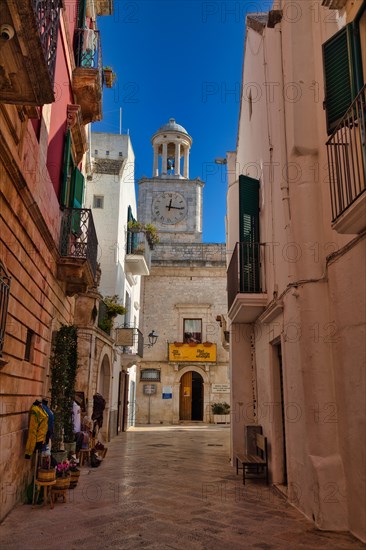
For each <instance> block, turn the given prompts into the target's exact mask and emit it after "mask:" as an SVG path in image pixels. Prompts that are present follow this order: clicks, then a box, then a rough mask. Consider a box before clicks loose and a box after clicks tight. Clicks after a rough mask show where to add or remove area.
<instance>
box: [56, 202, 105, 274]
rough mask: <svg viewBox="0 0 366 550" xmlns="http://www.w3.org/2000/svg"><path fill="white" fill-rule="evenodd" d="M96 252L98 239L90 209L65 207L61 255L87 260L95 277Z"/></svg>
mask: <svg viewBox="0 0 366 550" xmlns="http://www.w3.org/2000/svg"><path fill="white" fill-rule="evenodd" d="M97 252H98V239H97V234H96V231H95V226H94V220H93V215H92V211H91V210H90V209H86V208H65V210H64V211H63V218H62V225H61V242H60V254H61V256H62V257H63V258H75V259H76V258H77V259H81V260H87V261H88V262H89V264H90V268H91V271H92V273H93V276H94V277H95V275H96V271H97Z"/></svg>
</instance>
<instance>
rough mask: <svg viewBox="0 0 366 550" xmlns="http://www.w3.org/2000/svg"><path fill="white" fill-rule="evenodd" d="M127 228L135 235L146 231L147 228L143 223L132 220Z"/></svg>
mask: <svg viewBox="0 0 366 550" xmlns="http://www.w3.org/2000/svg"><path fill="white" fill-rule="evenodd" d="M127 228H128V229H129V230H130V231H132V232H133V233H137V232H139V231H144V230H145V226H144V224H143V223H140V222H138V221H136V220H131V221H129V222H128V223H127Z"/></svg>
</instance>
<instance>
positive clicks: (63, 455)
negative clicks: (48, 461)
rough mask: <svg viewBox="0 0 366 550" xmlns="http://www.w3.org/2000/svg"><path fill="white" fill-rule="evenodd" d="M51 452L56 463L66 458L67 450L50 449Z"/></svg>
mask: <svg viewBox="0 0 366 550" xmlns="http://www.w3.org/2000/svg"><path fill="white" fill-rule="evenodd" d="M51 454H52V456H53V458H54V459H55V460H56V462H57V464H61V462H63V461H64V460H66V459H67V451H51Z"/></svg>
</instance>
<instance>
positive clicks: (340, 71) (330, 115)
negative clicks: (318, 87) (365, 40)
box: [323, 23, 363, 134]
mask: <svg viewBox="0 0 366 550" xmlns="http://www.w3.org/2000/svg"><path fill="white" fill-rule="evenodd" d="M361 59H362V58H361V43H360V30H359V27H358V25H357V24H353V23H349V24H348V25H346V26H345V27H344V28H343V29H341V30H340V31H339V32H337V34H335V35H334V36H332V38H330V39H329V40H327V42H325V43H324V44H323V60H324V82H325V108H326V115H327V130H328V134H331V133H332V132H333V131H334V129H335V128H336V127H337V125H338V123H339V122H340V120H341V119H342V117H343V116H344V115H345V113H346V112H347V110H348V108H349V106H350V105H351V103H352V101H353V100H354V99H355V97H356V96H357V94H358V92H359V90H360V89H361V88H362V86H363V75H362V61H361Z"/></svg>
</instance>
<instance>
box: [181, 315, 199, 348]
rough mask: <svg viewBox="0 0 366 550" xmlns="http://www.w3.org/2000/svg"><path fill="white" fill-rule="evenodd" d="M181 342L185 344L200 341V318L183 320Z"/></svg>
mask: <svg viewBox="0 0 366 550" xmlns="http://www.w3.org/2000/svg"><path fill="white" fill-rule="evenodd" d="M183 342H184V343H185V344H189V343H196V344H200V343H201V342H202V319H184V320H183Z"/></svg>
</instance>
